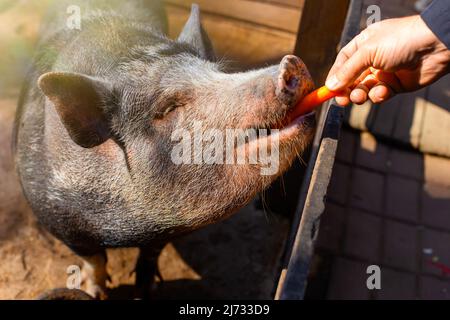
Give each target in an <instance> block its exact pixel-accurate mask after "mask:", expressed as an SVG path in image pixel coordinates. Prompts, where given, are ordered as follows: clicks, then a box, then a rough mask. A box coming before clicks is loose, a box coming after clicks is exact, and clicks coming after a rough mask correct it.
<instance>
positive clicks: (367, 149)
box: [356, 132, 389, 171]
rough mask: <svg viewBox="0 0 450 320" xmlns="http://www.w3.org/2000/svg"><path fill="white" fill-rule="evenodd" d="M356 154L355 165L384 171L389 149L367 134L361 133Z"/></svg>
mask: <svg viewBox="0 0 450 320" xmlns="http://www.w3.org/2000/svg"><path fill="white" fill-rule="evenodd" d="M358 147H359V148H358V150H357V153H356V164H357V165H359V166H362V167H366V168H370V169H374V170H380V171H386V169H387V163H388V154H389V147H388V146H387V145H385V144H384V143H381V142H378V141H377V140H376V139H375V137H374V136H373V135H371V134H370V133H369V132H363V133H361V138H360V144H359V146H358Z"/></svg>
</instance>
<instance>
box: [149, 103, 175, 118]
mask: <svg viewBox="0 0 450 320" xmlns="http://www.w3.org/2000/svg"><path fill="white" fill-rule="evenodd" d="M178 107H179V105H178V104H171V105H170V106H168V107H167V108H165V109H164V110H162V111H158V112H157V113H156V115H155V119H163V118H165V117H166V116H168V115H169V113H171V112H172V111H174V110H175V109H176V108H178Z"/></svg>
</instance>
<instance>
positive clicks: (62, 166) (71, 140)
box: [13, 0, 314, 298]
mask: <svg viewBox="0 0 450 320" xmlns="http://www.w3.org/2000/svg"><path fill="white" fill-rule="evenodd" d="M73 5H77V6H79V8H80V10H79V11H80V13H81V20H80V25H79V28H70V27H68V25H67V23H66V20H67V14H66V8H67V7H69V6H73ZM55 8H56V9H54V10H53V14H49V18H48V19H47V21H46V24H45V25H44V27H43V29H42V36H41V39H40V41H39V43H38V47H37V50H36V55H35V58H34V60H33V63H32V67H31V70H30V72H29V74H28V76H27V81H26V83H25V84H24V87H23V90H22V95H21V98H20V101H19V106H18V110H17V114H16V121H15V129H14V137H13V139H14V141H13V149H14V157H15V163H16V168H17V172H18V175H19V178H20V182H21V185H22V188H23V192H24V194H25V196H26V198H27V200H28V202H29V204H30V206H31V208H32V210H33V212H34V214H35V215H36V217H37V218H38V221H39V222H40V223H41V224H42V225H43V226H44V227H45V228H46V229H47V230H48V231H49V232H50V233H51V234H53V235H54V236H55V237H56V238H58V239H60V240H61V241H62V242H64V243H65V244H66V245H67V246H68V247H69V248H70V249H71V250H72V251H73V252H74V253H75V254H77V255H78V256H80V257H81V258H82V260H83V261H84V264H83V278H84V282H85V284H86V288H87V289H86V292H88V293H89V294H90V295H91V296H93V297H95V298H106V297H107V291H106V282H107V279H108V274H107V272H106V263H107V261H106V255H105V250H106V249H107V248H118V247H138V248H139V249H140V256H139V258H138V261H137V264H136V274H137V276H136V285H137V286H138V287H140V288H149V287H150V286H151V281H152V279H153V274H154V273H155V272H156V269H155V268H156V267H155V261H156V258H155V257H157V255H158V253H159V251H160V250H161V248H162V247H163V246H164V245H165V244H166V243H167V242H169V241H170V240H171V239H173V238H174V237H179V236H181V235H184V234H186V233H189V232H192V231H194V230H196V229H199V228H201V227H204V226H207V225H209V224H212V223H215V222H218V221H220V220H222V219H225V218H227V217H229V216H230V215H231V214H232V213H234V212H236V211H237V210H238V209H239V208H241V207H242V206H244V205H246V204H247V203H248V202H249V201H251V200H252V198H253V197H254V196H255V195H256V194H257V193H259V192H261V191H262V190H264V189H265V188H266V187H268V186H269V185H270V183H271V182H273V181H274V180H275V179H276V178H277V177H279V176H280V175H281V174H282V173H283V172H284V171H286V170H287V169H288V168H289V166H290V165H291V164H292V162H293V161H294V160H295V159H296V157H297V156H299V155H301V154H302V153H303V151H304V149H305V147H306V146H307V145H308V143H309V142H310V141H311V138H312V136H313V133H314V116H313V115H306V116H301V117H298V118H295V119H290V117H289V112H290V111H291V110H292V109H293V108H294V106H295V105H296V103H297V102H298V101H299V100H300V99H301V98H302V97H303V96H305V95H306V94H307V93H309V92H310V91H311V90H312V89H313V82H312V80H311V77H310V75H309V73H308V70H307V68H306V66H305V65H304V63H303V62H302V61H301V60H300V58H298V57H296V56H293V55H287V56H285V57H284V58H283V59H282V61H281V62H280V64H279V65H275V66H270V67H266V68H262V69H259V70H250V71H247V72H238V73H231V72H227V68H226V65H224V63H223V62H221V61H220V60H218V59H217V58H216V55H215V53H214V50H213V47H212V44H211V41H210V39H209V38H208V36H207V34H206V32H205V30H204V28H203V26H202V24H201V21H200V12H199V8H198V6H197V5H193V6H192V10H191V14H190V17H189V18H188V20H187V22H186V24H185V26H184V28H183V30H182V31H181V33H180V35H179V36H178V38H177V39H176V40H172V39H169V38H168V37H167V36H166V34H167V18H166V16H165V11H164V6H163V4H161V3H160V2H159V1H154V0H140V1H138V0H134V1H119V0H113V1H100V0H96V1H74V0H70V1H68V2H65V1H58V4H55ZM199 121H201V123H202V126H201V129H199V127H198V126H194V123H195V122H199ZM180 128H181V129H183V130H185V131H187V132H192V133H195V132H193V131H195V130H197V131H198V130H208V129H218V130H226V129H227V128H238V129H249V128H255V129H267V130H269V129H273V132H275V131H276V133H272V131H271V130H269V131H268V134H266V135H258V136H256V137H254V139H252V140H249V139H247V140H245V141H244V146H245V145H250V144H252V143H253V145H254V141H257V142H261V141H266V142H267V141H269V140H271V139H272V140H273V139H275V138H277V139H278V140H279V144H278V145H277V146H276V151H277V152H278V154H279V167H278V170H277V171H276V172H275V173H272V174H270V175H263V174H261V171H260V169H261V165H260V164H258V163H256V164H237V163H231V164H228V163H225V162H223V163H215V164H202V163H174V161H173V159H172V157H171V154H172V150H173V148H174V146H175V145H176V144H177V143H178V142H179V141H174V139H173V137H172V134H173V132H174V131H175V130H176V129H180ZM192 143H193V142H192ZM240 147H242V145H240ZM237 148H238V146H236V149H237ZM256 148H258V147H256ZM246 152H250V151H248V150H247V151H246Z"/></svg>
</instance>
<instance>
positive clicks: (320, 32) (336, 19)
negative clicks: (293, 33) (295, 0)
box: [294, 0, 350, 86]
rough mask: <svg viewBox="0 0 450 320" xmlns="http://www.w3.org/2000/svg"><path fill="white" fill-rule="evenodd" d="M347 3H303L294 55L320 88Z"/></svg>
mask: <svg viewBox="0 0 450 320" xmlns="http://www.w3.org/2000/svg"><path fill="white" fill-rule="evenodd" d="M349 3H350V0H334V1H329V0H305V3H304V6H303V11H302V17H301V19H300V26H299V30H298V33H297V42H296V44H295V51H294V53H295V54H296V55H298V56H299V57H300V58H302V60H303V61H304V62H305V64H306V65H307V66H308V69H309V71H310V73H311V75H312V77H313V79H314V82H315V84H316V86H320V85H323V84H324V82H325V79H326V76H327V74H328V71H329V70H330V68H331V66H332V64H333V62H334V59H335V58H336V54H337V48H338V45H339V42H340V40H341V33H342V30H343V28H344V25H345V18H346V16H347V10H348V8H349Z"/></svg>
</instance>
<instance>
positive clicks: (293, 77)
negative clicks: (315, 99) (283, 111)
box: [275, 55, 314, 107]
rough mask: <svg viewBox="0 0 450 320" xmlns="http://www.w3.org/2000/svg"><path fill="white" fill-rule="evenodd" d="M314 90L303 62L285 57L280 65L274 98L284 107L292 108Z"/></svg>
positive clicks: (296, 58)
mask: <svg viewBox="0 0 450 320" xmlns="http://www.w3.org/2000/svg"><path fill="white" fill-rule="evenodd" d="M313 89H314V83H313V81H312V78H311V75H310V74H309V72H308V69H307V68H306V65H305V64H304V63H303V61H302V60H301V59H300V58H299V57H296V56H294V55H287V56H285V57H284V58H283V59H282V60H281V63H280V67H279V70H278V77H277V83H276V92H275V94H276V96H277V98H278V99H279V100H280V101H281V102H282V103H283V104H285V105H287V106H289V107H294V106H295V105H296V104H297V102H299V101H300V100H301V99H302V98H303V97H304V96H305V95H306V94H308V93H309V92H311V91H312V90H313Z"/></svg>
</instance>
